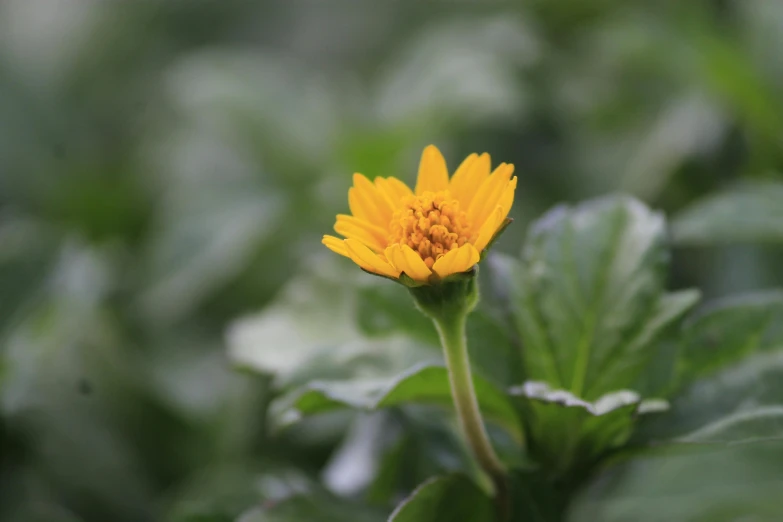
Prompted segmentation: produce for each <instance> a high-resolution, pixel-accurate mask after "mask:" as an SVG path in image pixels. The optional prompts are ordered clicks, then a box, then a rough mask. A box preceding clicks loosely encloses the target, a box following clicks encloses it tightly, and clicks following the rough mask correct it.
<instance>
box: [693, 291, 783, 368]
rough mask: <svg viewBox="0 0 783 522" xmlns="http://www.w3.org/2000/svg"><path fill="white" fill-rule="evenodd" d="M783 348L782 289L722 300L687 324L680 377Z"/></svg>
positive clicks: (723, 366)
mask: <svg viewBox="0 0 783 522" xmlns="http://www.w3.org/2000/svg"><path fill="white" fill-rule="evenodd" d="M780 348H783V291H778V290H775V291H766V292H758V293H752V294H746V295H742V296H732V297H729V298H726V299H722V300H719V301H717V302H715V303H713V304H711V305H710V306H709V307H707V308H705V309H704V310H702V311H700V312H699V313H698V315H696V316H694V317H693V318H692V319H691V320H689V321H688V322H686V324H685V325H684V332H683V341H682V349H681V354H680V361H679V365H678V366H679V368H678V370H679V376H680V378H681V379H683V380H685V381H691V380H693V379H695V378H698V377H702V376H706V375H709V374H710V373H714V372H715V371H716V370H718V369H720V368H725V367H728V366H729V365H731V364H733V363H734V362H736V361H738V360H740V359H741V358H742V357H745V356H747V355H749V354H752V353H754V352H764V351H770V350H775V349H780Z"/></svg>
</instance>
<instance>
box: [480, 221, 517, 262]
mask: <svg viewBox="0 0 783 522" xmlns="http://www.w3.org/2000/svg"><path fill="white" fill-rule="evenodd" d="M513 222H514V220H513V219H511V218H509V217H507V218H506V219H505V221H503V223H501V224H500V226H499V227H498V229H497V230H496V231H495V235H494V236H492V239H490V240H489V243H487V246H485V247H484V250H482V251H481V257H480V259H481V260H483V259H484V258H485V257H486V255H487V253H489V249H490V248H491V247H492V245H493V244H494V243H495V241H497V239H498V238H499V237H500V234H502V233H503V232H505V231H506V228H508V226H509V225H510V224H511V223H513Z"/></svg>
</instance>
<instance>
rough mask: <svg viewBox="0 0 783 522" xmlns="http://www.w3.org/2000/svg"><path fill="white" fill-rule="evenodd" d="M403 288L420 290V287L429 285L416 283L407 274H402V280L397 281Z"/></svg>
mask: <svg viewBox="0 0 783 522" xmlns="http://www.w3.org/2000/svg"><path fill="white" fill-rule="evenodd" d="M397 282H398V283H400V284H401V285H403V286H406V287H408V288H418V287H420V286H426V285H427V283H421V282H419V281H414V280H413V279H412V278H411V276H409V275H408V274H406V273H405V272H401V273H400V279H399V280H398V281H397Z"/></svg>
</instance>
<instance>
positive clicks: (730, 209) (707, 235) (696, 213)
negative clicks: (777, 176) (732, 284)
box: [672, 183, 783, 245]
mask: <svg viewBox="0 0 783 522" xmlns="http://www.w3.org/2000/svg"><path fill="white" fill-rule="evenodd" d="M672 233H673V236H674V240H675V241H676V242H677V243H679V244H682V245H711V244H720V243H733V242H737V241H774V242H781V241H783V183H755V184H748V185H743V186H739V187H734V188H732V189H730V190H726V191H724V192H720V193H717V194H713V195H710V196H707V197H705V198H703V199H701V200H698V201H696V203H693V204H692V205H691V206H689V207H688V208H686V209H685V210H683V211H682V212H680V214H678V215H677V216H675V218H674V220H673V223H672Z"/></svg>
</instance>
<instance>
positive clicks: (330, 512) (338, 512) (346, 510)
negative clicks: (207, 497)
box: [236, 494, 384, 522]
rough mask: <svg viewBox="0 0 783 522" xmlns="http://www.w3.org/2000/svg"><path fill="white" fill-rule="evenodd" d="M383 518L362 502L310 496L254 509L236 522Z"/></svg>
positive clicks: (330, 521) (338, 521)
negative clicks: (363, 505)
mask: <svg viewBox="0 0 783 522" xmlns="http://www.w3.org/2000/svg"><path fill="white" fill-rule="evenodd" d="M383 519H384V518H383V515H381V514H380V513H378V512H377V511H375V510H372V509H369V508H365V507H362V506H361V505H360V504H358V503H349V502H347V501H345V500H340V499H336V498H332V497H327V496H325V495H321V494H319V495H312V494H310V495H307V496H298V497H292V498H289V499H286V500H282V501H280V502H274V503H270V504H269V505H268V506H264V507H259V508H256V509H252V510H250V511H248V512H247V513H245V514H243V515H242V516H240V517H239V518H238V519H237V520H236V522H307V521H313V522H316V521H318V522H346V521H349V520H350V521H351V522H354V521H355V522H381V521H382V520H383Z"/></svg>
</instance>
